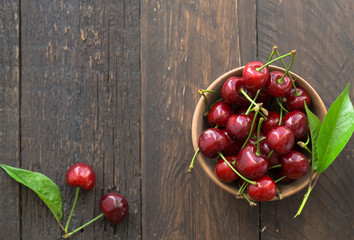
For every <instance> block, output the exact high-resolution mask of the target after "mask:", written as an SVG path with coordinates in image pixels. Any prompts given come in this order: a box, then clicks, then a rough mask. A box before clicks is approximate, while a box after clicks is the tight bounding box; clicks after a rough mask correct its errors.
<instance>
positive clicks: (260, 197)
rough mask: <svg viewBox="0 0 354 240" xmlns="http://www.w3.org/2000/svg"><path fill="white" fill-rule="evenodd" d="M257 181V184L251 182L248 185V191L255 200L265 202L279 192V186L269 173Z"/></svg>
mask: <svg viewBox="0 0 354 240" xmlns="http://www.w3.org/2000/svg"><path fill="white" fill-rule="evenodd" d="M255 181H256V185H252V184H249V185H248V186H247V192H248V194H249V195H250V197H251V198H252V199H253V200H255V201H259V202H265V201H269V200H271V199H272V198H273V197H274V196H275V195H276V194H277V187H276V185H275V183H274V181H273V180H272V179H271V178H270V177H269V176H268V175H264V176H263V177H261V178H259V179H257V180H255Z"/></svg>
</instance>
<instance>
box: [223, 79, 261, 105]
mask: <svg viewBox="0 0 354 240" xmlns="http://www.w3.org/2000/svg"><path fill="white" fill-rule="evenodd" d="M241 89H243V90H244V91H245V92H246V93H247V95H248V96H249V97H250V98H253V97H254V94H255V93H254V91H252V90H250V89H248V88H246V86H245V85H244V82H243V78H241V77H230V78H229V79H228V80H226V82H225V83H224V84H223V85H222V87H221V97H222V98H223V100H224V102H226V103H228V104H231V105H237V106H240V107H246V106H248V105H249V104H250V102H249V101H248V100H247V98H246V97H245V96H244V95H243V94H242V93H240V90H241Z"/></svg>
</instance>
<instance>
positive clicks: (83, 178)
mask: <svg viewBox="0 0 354 240" xmlns="http://www.w3.org/2000/svg"><path fill="white" fill-rule="evenodd" d="M65 181H66V184H68V185H69V186H71V187H80V188H82V189H84V190H87V191H88V190H91V189H92V188H93V187H94V186H95V182H96V174H95V172H94V171H93V169H92V167H91V166H90V165H88V164H86V163H76V164H74V165H72V166H71V167H70V168H69V169H68V171H67V172H66V175H65Z"/></svg>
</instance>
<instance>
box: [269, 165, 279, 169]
mask: <svg viewBox="0 0 354 240" xmlns="http://www.w3.org/2000/svg"><path fill="white" fill-rule="evenodd" d="M280 167H281V164H277V165H273V166H270V167H269V168H268V170H269V169H273V168H280Z"/></svg>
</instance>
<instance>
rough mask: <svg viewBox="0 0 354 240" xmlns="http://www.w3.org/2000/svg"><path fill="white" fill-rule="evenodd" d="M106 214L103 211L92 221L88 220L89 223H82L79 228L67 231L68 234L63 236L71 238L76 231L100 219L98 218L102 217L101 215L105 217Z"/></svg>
mask: <svg viewBox="0 0 354 240" xmlns="http://www.w3.org/2000/svg"><path fill="white" fill-rule="evenodd" d="M103 216H104V214H103V213H101V214H100V215H98V216H97V217H95V218H94V219H92V220H91V221H89V222H87V223H85V224H84V225H82V226H81V227H79V228H77V229H75V230H74V231H72V232H70V233H67V234H65V235H64V236H63V238H69V237H70V236H71V235H73V234H74V233H76V232H78V231H80V230H81V229H83V228H84V227H86V226H87V225H89V224H91V223H93V222H94V221H96V220H98V219H100V218H101V217H103Z"/></svg>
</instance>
